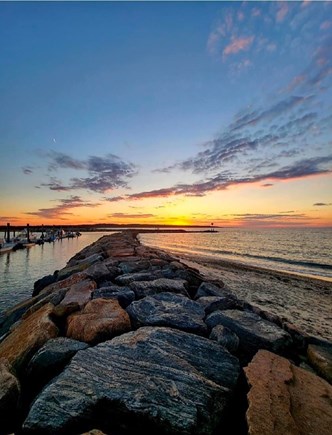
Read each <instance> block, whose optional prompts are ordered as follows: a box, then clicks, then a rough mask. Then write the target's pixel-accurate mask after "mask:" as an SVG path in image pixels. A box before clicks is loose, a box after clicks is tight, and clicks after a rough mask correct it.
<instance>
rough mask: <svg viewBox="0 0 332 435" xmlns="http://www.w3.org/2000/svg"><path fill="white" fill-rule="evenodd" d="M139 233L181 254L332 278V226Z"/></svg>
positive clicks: (151, 242)
mask: <svg viewBox="0 0 332 435" xmlns="http://www.w3.org/2000/svg"><path fill="white" fill-rule="evenodd" d="M139 237H140V240H141V242H142V243H144V244H146V245H149V246H154V247H159V248H161V249H165V250H169V251H172V252H176V253H180V254H181V253H182V254H191V255H198V256H205V257H209V258H214V259H218V258H219V259H224V260H230V261H233V262H234V261H235V262H240V263H244V264H249V265H252V266H258V267H264V268H268V269H273V270H280V271H285V272H290V273H296V274H300V275H306V276H314V277H317V278H323V279H328V280H332V228H320V229H316V228H315V229H314V228H310V229H308V228H306V229H304V228H301V229H293V228H283V229H254V230H248V229H230V228H219V229H218V232H211V233H209V232H208V233H207V232H202V233H192V234H190V233H179V234H157V233H156V234H141V235H140V236H139Z"/></svg>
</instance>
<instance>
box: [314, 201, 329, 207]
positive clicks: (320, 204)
mask: <svg viewBox="0 0 332 435" xmlns="http://www.w3.org/2000/svg"><path fill="white" fill-rule="evenodd" d="M329 205H332V203H331V202H315V204H314V206H315V207H327V206H329Z"/></svg>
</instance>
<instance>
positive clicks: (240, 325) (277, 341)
mask: <svg viewBox="0 0 332 435" xmlns="http://www.w3.org/2000/svg"><path fill="white" fill-rule="evenodd" d="M205 322H206V324H207V325H208V326H209V327H210V328H213V327H214V326H216V325H223V326H226V327H227V328H229V329H230V330H232V331H233V332H235V334H236V335H237V336H238V337H239V339H240V346H239V347H240V349H241V350H242V351H244V353H245V354H246V355H247V356H249V357H250V356H253V355H254V354H255V353H256V352H257V351H258V350H259V349H267V350H271V351H272V352H276V353H278V352H284V351H285V350H286V349H287V348H289V346H290V344H291V343H292V339H291V336H290V335H289V334H288V333H287V332H286V331H284V330H283V329H281V328H279V327H278V326H277V325H275V324H274V323H271V322H268V321H267V320H264V319H262V318H261V317H259V316H258V315H257V314H255V313H250V312H246V311H239V310H226V311H214V312H213V313H211V314H209V315H208V317H207V318H206V320H205Z"/></svg>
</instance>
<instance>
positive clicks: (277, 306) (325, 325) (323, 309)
mask: <svg viewBox="0 0 332 435" xmlns="http://www.w3.org/2000/svg"><path fill="white" fill-rule="evenodd" d="M165 252H168V253H170V254H172V255H173V256H174V257H176V258H177V259H178V260H179V261H181V262H183V263H184V264H186V265H187V266H189V267H192V268H194V269H197V270H198V271H199V273H200V274H201V275H203V276H204V277H205V278H206V279H211V280H217V281H218V280H220V281H222V282H224V283H225V286H226V287H227V289H229V291H231V293H233V294H234V295H236V296H237V297H238V298H241V299H244V300H246V301H247V302H248V303H250V304H252V305H255V306H257V307H258V308H260V309H263V310H267V311H269V312H271V313H272V314H274V315H278V316H279V317H280V318H282V319H284V320H285V321H289V322H290V323H293V324H294V325H296V326H297V327H298V328H299V329H300V330H302V331H303V332H305V333H307V334H308V335H311V336H313V335H314V336H316V337H318V338H323V339H326V340H332V313H331V306H332V282H331V281H328V280H324V279H319V278H314V277H308V276H301V275H296V274H295V273H294V274H293V273H288V272H283V271H276V270H272V269H265V268H260V267H256V266H251V265H245V264H239V263H236V262H231V261H228V260H215V259H210V258H209V257H204V256H200V255H197V256H196V255H190V254H183V253H181V255H179V253H177V252H173V251H167V250H165Z"/></svg>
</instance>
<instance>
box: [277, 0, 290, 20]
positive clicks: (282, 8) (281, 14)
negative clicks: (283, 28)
mask: <svg viewBox="0 0 332 435" xmlns="http://www.w3.org/2000/svg"><path fill="white" fill-rule="evenodd" d="M287 13H288V5H287V3H286V2H280V3H279V8H278V12H277V21H278V23H279V22H281V21H283V20H284V18H285V17H286V15H287Z"/></svg>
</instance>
